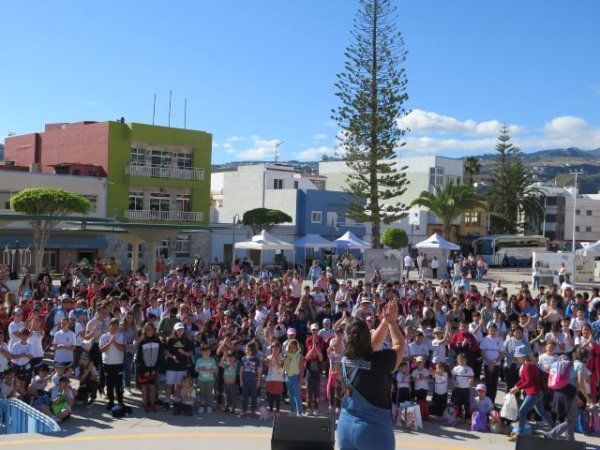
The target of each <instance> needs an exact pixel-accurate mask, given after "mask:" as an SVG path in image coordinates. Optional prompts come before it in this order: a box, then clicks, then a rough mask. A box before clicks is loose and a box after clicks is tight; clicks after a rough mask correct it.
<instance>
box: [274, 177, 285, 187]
mask: <svg viewBox="0 0 600 450" xmlns="http://www.w3.org/2000/svg"><path fill="white" fill-rule="evenodd" d="M273 189H283V180H282V179H281V178H275V179H274V180H273Z"/></svg>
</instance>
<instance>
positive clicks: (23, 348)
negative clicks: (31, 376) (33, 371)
mask: <svg viewBox="0 0 600 450" xmlns="http://www.w3.org/2000/svg"><path fill="white" fill-rule="evenodd" d="M10 353H12V354H14V355H24V354H25V353H29V354H31V345H30V344H29V343H26V344H22V343H21V341H19V342H15V343H14V344H13V345H12V346H11V347H10ZM11 360H12V362H13V363H15V364H16V365H17V366H24V365H26V364H28V363H29V361H30V358H28V357H26V356H18V357H15V358H11Z"/></svg>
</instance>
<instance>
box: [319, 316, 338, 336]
mask: <svg viewBox="0 0 600 450" xmlns="http://www.w3.org/2000/svg"><path fill="white" fill-rule="evenodd" d="M334 334H335V333H334V332H333V328H331V319H330V318H328V317H326V318H324V319H323V328H321V329H320V330H319V336H320V337H321V339H323V342H329V340H330V339H331V338H332V337H333V335H334Z"/></svg>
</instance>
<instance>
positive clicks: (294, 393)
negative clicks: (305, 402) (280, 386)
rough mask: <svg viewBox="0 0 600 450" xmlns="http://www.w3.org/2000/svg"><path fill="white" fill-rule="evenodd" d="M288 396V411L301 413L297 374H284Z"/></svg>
mask: <svg viewBox="0 0 600 450" xmlns="http://www.w3.org/2000/svg"><path fill="white" fill-rule="evenodd" d="M285 384H286V385H287V390H288V397H289V398H290V412H292V413H296V414H302V397H301V396H300V386H299V385H298V375H292V376H291V377H288V376H287V375H286V376H285Z"/></svg>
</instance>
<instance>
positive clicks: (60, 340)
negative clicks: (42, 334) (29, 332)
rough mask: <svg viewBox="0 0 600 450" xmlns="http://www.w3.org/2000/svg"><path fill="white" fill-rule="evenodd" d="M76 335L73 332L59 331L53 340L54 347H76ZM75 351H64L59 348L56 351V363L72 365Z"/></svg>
mask: <svg viewBox="0 0 600 450" xmlns="http://www.w3.org/2000/svg"><path fill="white" fill-rule="evenodd" d="M75 341H76V339H75V333H73V332H72V331H71V330H68V331H63V330H59V331H57V332H56V333H55V334H54V339H53V340H52V344H53V345H54V346H57V345H67V346H74V345H75ZM73 350H74V349H64V348H59V349H56V350H55V351H54V361H55V362H57V363H72V362H73Z"/></svg>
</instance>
